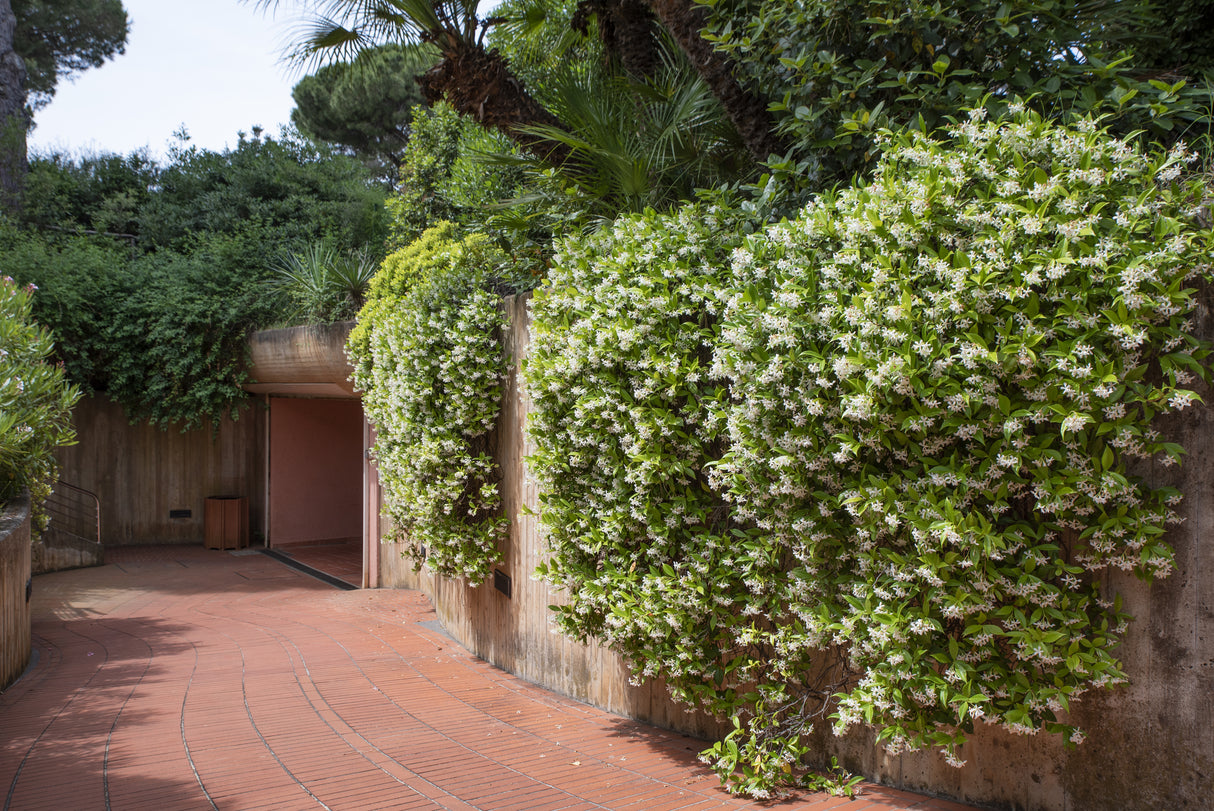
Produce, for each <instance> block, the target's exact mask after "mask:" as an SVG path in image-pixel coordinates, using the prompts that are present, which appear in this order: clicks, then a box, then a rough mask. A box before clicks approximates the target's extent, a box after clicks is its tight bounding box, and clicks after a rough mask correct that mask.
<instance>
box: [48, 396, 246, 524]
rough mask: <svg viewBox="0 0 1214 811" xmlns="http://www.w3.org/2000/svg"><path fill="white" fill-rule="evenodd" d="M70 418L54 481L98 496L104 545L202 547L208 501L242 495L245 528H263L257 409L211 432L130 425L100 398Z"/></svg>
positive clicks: (116, 408)
mask: <svg viewBox="0 0 1214 811" xmlns="http://www.w3.org/2000/svg"><path fill="white" fill-rule="evenodd" d="M72 421H73V422H74V423H75V426H76V436H77V437H78V439H79V443H78V444H76V445H72V446H69V447H67V448H61V449H60V450H59V452H58V455H57V456H58V459H59V464H60V470H59V477H60V478H61V479H63V480H64V481H66V482H69V483H71V484H74V485H76V486H77V487H83V488H84V489H86V490H91V491H92V492H94V493H96V494H97V496H98V498H99V499H100V500H101V542H102V544H104V545H105V546H114V545H125V544H163V543H181V544H188V543H198V544H201V543H202V541H203V505H204V503H205V501H206V498H207V496H221V495H228V496H230V495H236V496H247V497H248V499H249V516H250V521H251V525H250V530H251V531H252V532H254V533H258V534H260V533H262V532H263V531H264V530H263V527H262V526H261V516H262V514H263V509H264V508H263V505H264V496H265V493H264V490H265V486H264V473H263V471H264V468H265V464H264V461H263V460H264V458H265V448H264V442H263V437H264V431H265V429H264V423H265V407H264V404H262V403H260V402H257V401H255V402H254V403H253V404H252V405H251V406H250V407H248V408H246V409H245V410H244V411H242V412H241V414H240V418H239V419H238V420H231V419H225V420H224V421H223V423H222V424H221V425H220V426H219V429H218V430H217V431H212V430H211V428H210V427H203V428H201V429H198V430H195V431H189V432H186V433H182V432H181V431H179V430H177V429H176V428H169V429H168V430H161V429H160V428H157V427H155V426H153V425H149V424H147V423H146V422H144V423H138V424H135V425H131V424H130V420H129V419H128V418H127V416H126V414H125V413H124V412H123V410H122V408H121V406H118V405H116V404H115V403H112V402H110V401H109V400H108V399H106V398H104V397H92V398H87V399H83V400H81V401H80V402H79V403H78V404H77V405H76V409H75V411H74V412H73V414H72ZM187 512H188V515H186V513H187Z"/></svg>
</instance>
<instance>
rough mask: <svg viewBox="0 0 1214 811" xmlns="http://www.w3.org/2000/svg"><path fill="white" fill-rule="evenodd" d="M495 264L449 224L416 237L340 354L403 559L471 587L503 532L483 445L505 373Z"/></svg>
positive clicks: (383, 277) (385, 273)
mask: <svg viewBox="0 0 1214 811" xmlns="http://www.w3.org/2000/svg"><path fill="white" fill-rule="evenodd" d="M500 260H501V257H500V256H498V255H497V253H496V252H495V251H493V250H492V249H491V248H489V246H488V244H487V242H486V241H485V240H484V239H483V238H481V237H468V238H465V239H462V240H461V239H457V238H456V236H455V231H454V228H453V226H451V225H450V224H449V223H447V224H443V225H441V226H438V227H436V228H433V229H431V230H429V231H427V232H426V233H425V234H423V235H422V237H421V238H420V239H419V240H418V241H417V242H415V243H413V244H412V245H410V246H409V247H407V248H405V249H403V250H401V251H398V252H397V253H396V254H393V255H392V256H390V257H389V258H388V259H387V260H385V262H384V266H383V267H382V268H381V270H380V271H379V274H380V275H377V277H376V279H375V281H374V283H373V285H372V288H371V291H370V294H369V296H368V301H367V304H366V306H365V307H364V308H363V310H362V312H361V313H360V314H359V324H358V327H357V328H356V329H355V331H354V332H353V333H351V336H350V341H349V344H348V347H347V351H348V354H349V357H350V361H351V364H352V365H353V366H354V374H353V380H354V384H355V386H357V387H358V388H359V389H360V390H361V391H362V392H363V410H364V412H365V413H366V415H367V419H368V420H369V421H370V422H371V424H372V425H373V426H374V427H375V432H376V439H375V447H374V450H373V453H374V457H375V460H376V464H377V466H378V468H379V477H380V483H381V485H382V486H383V490H384V508H383V509H384V514H385V515H386V516H387V517H388V518H389V519H390V520H391V522H392V525H393V527H394V530H395V531H396V533H397V535H398V537H399V539H400V540H401V541H402V542H403V543H404V544H405V547H404V548H405V552H404V554H405V555H406V556H408V557H410V558H412V559H413V561H414V563H415V565H416V566H417V567H420V566H422V565H423V563H424V564H425V565H426V566H427V567H428V568H429V569H431V570H432V571H434V572H436V573H438V574H441V575H445V576H449V577H464V578H467V579H468V580H469V581H471V582H472V583H474V584H475V583H479V582H481V581H483V580H484V578H485V577H486V575H487V574H488V573H489V570H490V566H491V564H492V563H493V562H494V561H495V560H497V558H498V556H499V553H498V542H499V541H500V540H501V538H502V537H503V536H504V534H505V532H506V530H507V528H508V526H509V521H508V519H507V518H505V517H504V516H502V515H501V514H500V494H499V491H498V481H499V479H500V472H499V470H498V468H497V465H496V463H495V462H494V460H493V456H492V453H491V449H490V445H489V441H490V436H491V431H492V430H493V427H494V424H495V422H496V420H497V415H498V411H499V408H500V403H501V396H502V395H501V384H502V379H503V376H504V375H505V372H506V358H505V353H504V350H503V348H502V345H501V340H500V330H501V327H502V325H503V322H504V318H505V316H504V310H503V308H502V306H501V295H500V293H499V292H498V291H497V286H498V281H499V280H498V279H496V277H494V276H493V275H492V274H493V272H494V271H495V270H496V267H497V264H498V263H499V262H500Z"/></svg>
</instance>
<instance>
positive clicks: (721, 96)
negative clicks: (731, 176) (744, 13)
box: [648, 0, 788, 161]
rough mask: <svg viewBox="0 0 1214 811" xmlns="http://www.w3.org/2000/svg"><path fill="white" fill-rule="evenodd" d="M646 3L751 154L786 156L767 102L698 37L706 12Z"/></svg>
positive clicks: (685, 1)
mask: <svg viewBox="0 0 1214 811" xmlns="http://www.w3.org/2000/svg"><path fill="white" fill-rule="evenodd" d="M648 3H649V6H650V8H652V9H653V11H654V13H655V14H656V15H657V17H658V19H659V20H661V21H662V25H664V26H666V29H667V30H668V31H670V33H671V35H672V36H673V37H674V39H675V42H677V43H679V47H680V48H682V49H683V52H684V53H686V54H687V58H688V59H690V60H691V64H692V65H694V66H695V69H696V71H698V72H699V74H700V76H701V77H702V78H703V79H704V81H705V82H707V83H708V86H709V87H710V88H711V89H712V93H713V95H714V96H716V97H717V99H718V100H719V101H720V102H721V106H723V107H724V108H725V114H726V115H728V116H729V120H730V121H732V122H733V125H734V127H736V128H737V130H738V134H739V135H741V136H742V141H743V143H745V144H746V148H747V149H749V150H750V153H751V154H752V155H754V156H755V158H756V159H757V160H760V161H764V160H767V158H768V157H769V156H770V155H773V154H774V155H783V154H784V153H785V152H787V151H788V144H786V143H785V142H784V140H783V139H782V138H780V137H779V136H777V135H776V132H775V123H774V122H773V121H772V118H771V115H770V114H769V113H768V112H767V102H765V101H763V99H761V98H759V97H758V96H756V95H754V94H753V93H751V92H750V91H749V90H747V89H746V88H744V87H743V86H742V85H741V84H739V83H738V80H737V79H736V78H734V75H733V70H732V65H731V62H730V60H729V59H727V58H726V57H725V56H723V55H722V54H719V53H717V51H716V50H715V49H714V48H713V47H712V43H710V42H709V41H708V40H706V39H704V37H702V36H700V32H701V31H702V30H703V29H704V23H705V20H706V18H707V9H705V7H704V6H698V5H696V4H695V2H694V0H648Z"/></svg>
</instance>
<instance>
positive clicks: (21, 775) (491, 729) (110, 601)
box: [0, 547, 964, 811]
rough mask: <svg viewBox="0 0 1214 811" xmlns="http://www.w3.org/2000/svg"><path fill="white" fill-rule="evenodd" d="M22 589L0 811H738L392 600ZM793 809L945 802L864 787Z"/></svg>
mask: <svg viewBox="0 0 1214 811" xmlns="http://www.w3.org/2000/svg"><path fill="white" fill-rule="evenodd" d="M107 558H108V561H109V562H108V564H107V565H106V566H103V567H100V568H96V569H85V570H78V571H72V572H59V573H56V574H51V575H43V576H39V577H37V578H35V581H34V595H35V596H34V602H33V609H34V617H35V619H34V643H35V648H36V650H37V654H36V655H37V660H36V662H35V663H34V664H33V666H32V667H31V668H30V670H29V671H28V672H27V673H26V674H25V676H24V677H22V678H21V679H20V680H19V681H18V682H17V683H15V684H14V685H13V686H11V687H10V688H9V689H8V690H7V691H6V692H5V693H3V694H2V695H0V807H2V808H3V809H20V810H21V811H26V809H54V811H62V810H63V809H109V808H112V809H145V808H147V809H157V811H162V810H167V809H224V811H227V809H312V808H322V809H371V808H382V809H415V808H416V809H422V808H425V809H435V808H440V809H492V810H493V811H508V810H509V809H519V810H520V811H523V810H528V809H630V810H631V811H660V810H661V809H670V810H671V811H673V809H681V810H682V811H701V809H703V810H705V811H706V810H707V809H738V808H758V807H772V806H760V805H759V804H755V803H749V802H746V801H743V800H740V799H737V798H733V797H730V796H729V795H728V794H726V793H725V792H723V791H722V790H721V789H720V788H719V784H718V782H717V780H716V777H715V776H714V775H713V774H712V773H711V772H709V771H707V770H706V769H705V768H703V767H702V766H701V765H700V764H699V763H698V762H697V761H696V758H695V754H696V752H697V751H698V750H700V749H701V748H703V746H704V743H703V742H702V741H698V740H694V739H691V738H687V737H684V736H680V735H677V734H674V733H670V732H665V731H662V730H657V729H653V728H651V727H646V726H644V725H641V724H637V723H634V722H631V721H627V720H624V719H621V718H618V717H615V716H612V715H610V714H608V713H606V712H602V711H600V710H597V709H594V708H592V707H589V706H586V705H583V704H579V703H577V702H574V701H571V700H568V699H565V698H562V697H559V696H556V695H553V694H551V693H548V692H546V691H544V690H541V689H539V688H537V687H535V686H533V685H530V684H528V683H526V682H523V681H520V680H519V679H516V678H514V677H512V676H510V675H509V674H507V673H505V672H503V671H501V670H499V669H497V668H494V667H492V666H490V665H488V664H486V663H485V662H483V661H481V660H479V659H477V658H475V657H473V656H472V655H470V654H469V653H468V652H467V651H465V650H464V649H463V648H461V647H459V646H458V645H456V644H454V643H453V642H451V641H450V640H449V639H448V638H446V637H445V636H443V635H442V634H441V633H440V632H439V631H437V630H434V629H433V628H432V627H427V626H424V625H421V624H420V623H424V622H429V621H432V620H434V618H435V617H434V612H433V610H432V609H431V607H430V605H429V603H428V602H427V600H426V598H425V597H424V596H423V595H421V594H420V593H417V592H409V591H388V590H381V591H339V590H336V589H333V588H332V587H330V586H327V585H325V584H324V583H321V582H319V581H317V580H315V579H313V578H311V577H308V576H306V575H304V574H301V573H299V572H296V571H294V570H293V569H290V568H288V567H286V566H285V565H283V564H281V563H279V562H277V561H275V560H272V559H270V558H268V557H266V556H264V555H261V554H258V553H256V552H252V553H249V552H248V551H245V552H243V553H232V552H219V551H208V550H205V549H202V548H201V547H157V548H126V549H111V550H107ZM774 807H777V808H796V809H827V808H830V809H837V810H838V811H861V809H872V810H873V811H875V810H876V809H886V810H887V811H888V809H911V808H914V809H920V810H921V811H928V810H929V809H934V810H936V811H944V810H945V809H949V810H956V809H963V808H964V806H960V805H957V804H954V803H948V802H943V801H938V800H931V799H928V798H925V797H921V796H918V795H914V794H909V793H906V792H900V791H894V790H891V789H885V788H880V787H875V786H866V787H865V788H864V791H863V793H862V794H861V795H859V796H858V797H856V798H855V799H853V800H847V799H845V798H838V797H828V796H826V795H817V794H806V795H802V796H801V797H799V798H798V799H797V800H795V801H793V802H790V803H786V804H781V805H777V806H774Z"/></svg>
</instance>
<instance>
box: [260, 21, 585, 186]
mask: <svg viewBox="0 0 1214 811" xmlns="http://www.w3.org/2000/svg"><path fill="white" fill-rule="evenodd" d="M254 2H255V3H256V6H257V7H259V8H274V7H277V6H278V5H279V2H280V0H254ZM479 2H480V0H297V5H300V6H302V7H303V10H304V14H305V17H306V22H305V23H304V27H303V29H302V30H301V37H300V38H299V39H298V44H297V45H296V47H295V50H294V51H293V52H292V53H291V54H290V56H291V57H292V58H293V59H295V60H297V61H302V62H308V61H317V60H319V59H324V58H326V57H327V58H329V59H332V60H340V59H350V58H353V57H355V56H357V55H358V53H359V52H360V51H362V50H365V49H367V48H370V47H374V46H376V45H381V44H384V43H386V42H402V43H430V44H432V45H433V46H434V47H435V48H436V49H437V50H438V52H439V53H440V55H441V57H442V58H441V60H440V61H439V63H438V64H437V65H435V66H434V67H433V68H431V69H430V70H428V71H426V72H425V73H423V74H422V75H421V76H418V77H417V81H418V84H419V85H420V86H421V88H422V92H423V94H424V95H425V96H426V99H427V100H428V101H430V102H431V103H434V102H436V101H438V100H440V99H445V100H446V101H447V102H448V103H449V104H450V105H451V106H452V107H454V108H455V109H456V110H458V111H459V112H461V113H464V114H466V115H468V116H471V117H472V118H473V119H475V120H476V121H478V122H480V124H481V125H482V126H485V127H488V128H492V129H497V130H500V131H501V132H503V133H505V134H506V135H507V136H508V137H509V138H510V139H511V140H513V141H514V142H515V143H517V144H518V145H519V146H520V147H522V148H523V149H524V150H526V151H527V152H529V153H531V154H533V155H535V156H537V157H539V158H541V159H543V160H544V161H546V162H547V163H549V164H551V165H554V166H560V165H561V164H562V163H564V161H565V160H566V158H568V156H569V151H568V148H567V147H566V146H565V145H564V144H562V143H561V142H560V141H554V140H552V139H547V138H545V137H543V136H542V135H540V134H538V131H537V130H536V129H534V128H535V127H540V126H542V127H547V128H554V129H557V130H564V129H565V126H564V125H563V124H562V123H561V121H560V120H559V119H558V118H556V116H554V115H552V113H550V112H549V111H548V110H547V109H545V108H544V106H543V105H541V104H540V103H539V102H538V101H536V100H535V98H533V97H532V96H531V95H530V94H529V93H528V92H527V90H526V88H525V87H524V86H523V83H522V81H520V80H519V78H518V77H517V76H515V75H514V74H513V73H512V72H511V70H510V67H509V65H507V64H506V60H505V59H504V58H503V57H502V55H501V54H500V53H498V52H497V51H496V50H488V49H486V47H485V33H486V31H487V30H488V28H487V26H486V25H485V24H484V23H483V22H482V21H481V20H480V18H478V17H477V14H476V8H477V6H478V5H479Z"/></svg>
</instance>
